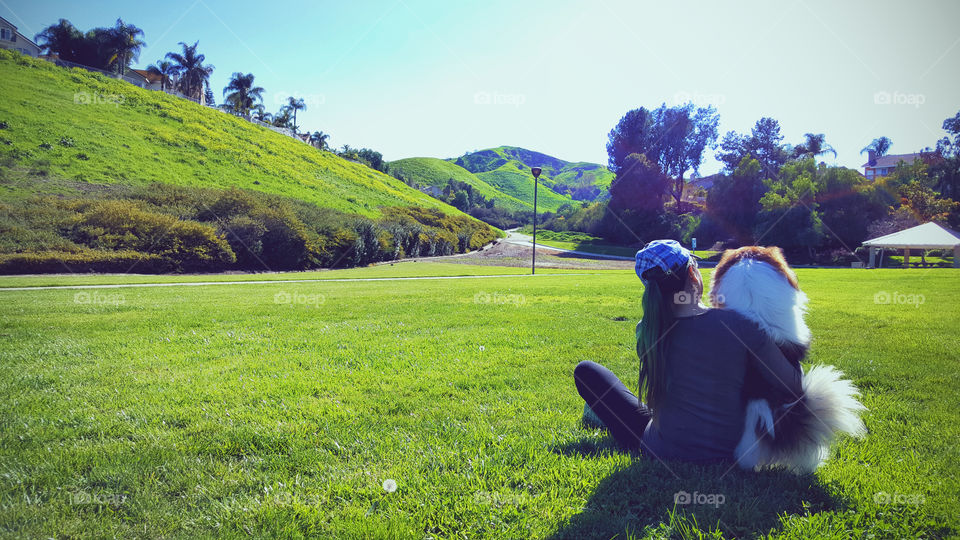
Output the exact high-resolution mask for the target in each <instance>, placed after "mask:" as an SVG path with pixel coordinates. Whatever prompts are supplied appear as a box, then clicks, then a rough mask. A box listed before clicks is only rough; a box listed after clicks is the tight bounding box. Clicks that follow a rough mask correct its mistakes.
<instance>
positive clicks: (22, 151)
mask: <svg viewBox="0 0 960 540" xmlns="http://www.w3.org/2000/svg"><path fill="white" fill-rule="evenodd" d="M0 96H3V98H2V99H0V122H3V124H2V125H4V126H6V127H5V128H4V129H0V157H2V158H3V160H4V161H3V165H4V166H6V167H20V168H29V169H35V170H42V171H43V172H44V173H45V174H46V175H47V176H49V177H52V178H62V179H67V180H77V181H80V182H84V183H98V184H101V183H102V184H114V183H119V184H134V185H137V184H139V185H144V184H148V183H151V182H161V183H166V184H176V185H184V186H203V187H208V188H211V187H213V188H215V187H219V188H227V187H230V186H237V187H240V188H246V189H251V190H256V191H262V192H265V193H271V194H276V195H284V196H288V197H293V198H296V199H300V200H303V201H306V202H309V203H312V204H315V205H317V206H319V207H323V208H331V209H335V210H338V211H341V212H346V213H357V214H361V215H366V216H371V217H375V216H378V215H380V210H379V209H380V207H383V206H412V205H419V206H425V207H429V208H438V209H442V210H443V211H444V212H446V213H449V214H452V215H459V214H460V212H459V211H457V210H456V209H455V208H453V207H451V206H448V205H446V204H443V203H441V202H439V201H437V200H436V199H434V198H432V197H430V196H428V195H426V194H424V193H421V192H419V191H417V190H415V189H412V188H410V187H409V186H407V185H405V184H404V183H403V182H400V181H399V180H397V179H395V178H393V177H391V176H389V175H386V174H382V173H380V172H377V171H375V170H372V169H370V168H369V167H365V166H364V165H361V164H358V163H353V162H350V161H347V160H344V159H341V158H340V157H338V156H336V155H334V154H332V153H329V152H320V151H318V150H316V149H315V148H313V147H311V146H309V145H307V144H304V143H302V142H300V141H297V140H295V139H293V138H291V137H287V136H284V135H281V134H279V133H275V132H273V131H270V130H269V129H266V128H263V127H260V126H257V125H254V124H252V123H250V122H247V121H246V120H243V119H241V118H237V117H234V116H232V115H230V114H226V113H223V112H220V111H217V110H213V109H210V108H208V107H203V106H201V105H198V104H196V103H193V102H190V101H188V100H185V99H180V98H177V97H173V96H168V95H166V94H164V93H163V92H156V91H151V90H144V89H141V88H137V87H136V86H133V85H131V84H128V83H125V82H122V81H118V80H115V79H111V78H109V77H105V76H103V75H100V74H95V73H90V72H87V71H83V70H79V69H72V70H67V69H64V68H60V67H56V66H55V65H53V64H51V63H49V62H45V61H42V60H35V59H32V58H27V57H23V56H21V55H19V54H16V53H13V52H8V51H2V50H0ZM4 188H5V189H4V190H3V191H2V192H0V200H3V199H7V200H9V198H10V197H11V196H16V195H17V194H19V195H24V194H25V193H29V192H42V191H45V190H47V188H48V186H45V185H43V184H42V183H26V184H23V183H21V184H20V185H17V186H10V185H9V184H8V185H5V186H4ZM13 192H16V193H13Z"/></svg>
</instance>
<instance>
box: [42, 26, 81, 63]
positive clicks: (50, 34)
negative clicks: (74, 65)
mask: <svg viewBox="0 0 960 540" xmlns="http://www.w3.org/2000/svg"><path fill="white" fill-rule="evenodd" d="M81 39H83V33H82V32H80V31H79V30H77V28H76V27H75V26H73V24H71V23H70V21H68V20H66V19H60V21H59V22H57V24H51V25H50V26H48V27H46V28H44V29H43V31H41V32H40V33H39V34H37V35H35V36H34V37H33V40H34V41H36V42H37V45H39V46H40V49H41V50H42V51H44V52H45V53H46V54H56V55H57V56H59V57H60V58H62V59H64V60H71V59H73V58H74V56H75V53H76V51H75V49H76V46H77V43H78V42H79V41H80V40H81Z"/></svg>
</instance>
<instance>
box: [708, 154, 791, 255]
mask: <svg viewBox="0 0 960 540" xmlns="http://www.w3.org/2000/svg"><path fill="white" fill-rule="evenodd" d="M765 177H767V176H766V174H765V171H764V170H763V166H762V165H761V164H760V161H759V160H757V159H756V158H755V157H752V156H751V155H749V154H748V155H745V156H744V157H743V158H742V159H741V160H740V164H739V165H738V166H737V167H736V169H734V171H733V173H732V174H730V175H729V176H722V177H720V178H719V179H717V181H716V182H714V184H713V187H711V188H710V191H709V192H707V209H706V217H705V218H704V220H705V222H704V227H706V226H707V224H709V225H710V226H711V228H712V230H711V231H710V232H709V233H707V236H708V237H711V238H712V239H715V240H727V239H730V238H733V239H734V240H735V241H736V242H737V244H739V245H741V246H743V245H750V244H753V243H754V236H753V235H754V227H755V225H756V221H757V214H759V212H760V209H761V206H760V198H761V197H763V195H764V193H766V191H767V187H766V186H765V185H764V183H763V180H764V178H765ZM767 178H769V177H767ZM773 178H776V175H774V176H773Z"/></svg>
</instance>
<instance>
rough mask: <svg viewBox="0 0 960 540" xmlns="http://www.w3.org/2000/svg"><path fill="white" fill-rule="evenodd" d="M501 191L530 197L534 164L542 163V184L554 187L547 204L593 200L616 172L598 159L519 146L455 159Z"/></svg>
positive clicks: (470, 154)
mask: <svg viewBox="0 0 960 540" xmlns="http://www.w3.org/2000/svg"><path fill="white" fill-rule="evenodd" d="M449 161H453V162H454V163H456V164H457V165H460V166H461V167H463V168H465V169H466V170H468V171H470V172H472V173H474V174H476V175H477V177H478V178H480V179H482V180H484V181H486V182H487V183H488V184H491V185H493V186H497V187H498V188H499V189H500V190H501V191H503V192H504V193H507V194H509V195H512V196H514V197H517V198H520V199H523V200H526V199H527V197H532V196H533V177H532V175H531V174H530V168H531V167H540V168H541V169H542V170H543V173H542V175H541V177H540V184H541V185H542V186H545V187H546V188H548V189H549V190H550V191H549V192H547V194H546V197H545V199H546V206H545V208H549V209H555V208H554V205H555V206H556V207H559V206H561V205H563V204H566V203H569V202H571V200H587V201H593V200H596V199H598V198H602V197H603V196H605V194H606V192H607V188H608V187H609V186H610V182H611V181H613V177H614V174H613V173H612V172H610V171H609V170H608V169H607V168H606V167H604V166H603V165H599V164H597V163H585V162H569V161H564V160H562V159H558V158H555V157H553V156H548V155H547V154H543V153H540V152H534V151H532V150H527V149H525V148H518V147H516V146H500V147H497V148H489V149H486V150H480V151H477V152H472V153H468V154H465V155H463V156H460V157H459V158H455V159H451V160H449Z"/></svg>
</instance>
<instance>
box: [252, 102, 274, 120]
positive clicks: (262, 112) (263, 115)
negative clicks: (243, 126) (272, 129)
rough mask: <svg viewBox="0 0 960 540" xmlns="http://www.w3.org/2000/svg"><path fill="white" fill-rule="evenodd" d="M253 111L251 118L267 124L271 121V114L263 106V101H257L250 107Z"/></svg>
mask: <svg viewBox="0 0 960 540" xmlns="http://www.w3.org/2000/svg"><path fill="white" fill-rule="evenodd" d="M250 110H251V111H253V119H254V120H257V121H260V122H264V123H266V124H269V123H271V122H273V115H272V114H270V113H268V112H267V109H266V107H264V106H263V103H257V104H256V105H254V106H253V107H252V108H251V109H250Z"/></svg>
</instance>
